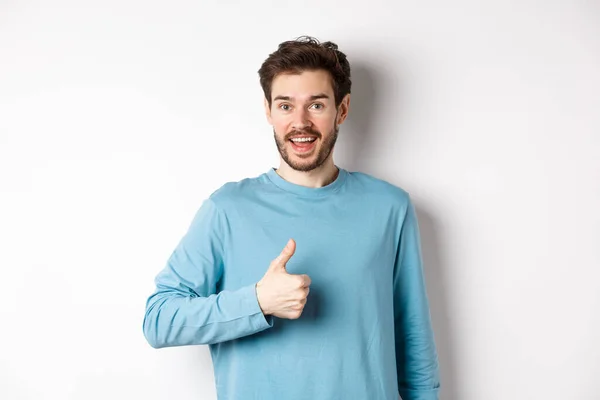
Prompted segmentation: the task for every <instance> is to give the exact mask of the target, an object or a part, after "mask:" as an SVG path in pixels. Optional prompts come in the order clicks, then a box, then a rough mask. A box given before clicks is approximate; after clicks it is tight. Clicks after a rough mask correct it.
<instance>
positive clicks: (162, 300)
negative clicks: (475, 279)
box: [143, 167, 439, 400]
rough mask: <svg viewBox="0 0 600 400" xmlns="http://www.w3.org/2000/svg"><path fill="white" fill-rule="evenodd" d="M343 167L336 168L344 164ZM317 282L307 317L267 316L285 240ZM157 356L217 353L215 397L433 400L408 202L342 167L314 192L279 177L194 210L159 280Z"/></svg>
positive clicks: (152, 334)
mask: <svg viewBox="0 0 600 400" xmlns="http://www.w3.org/2000/svg"><path fill="white" fill-rule="evenodd" d="M338 168H339V167H338ZM290 238H293V239H294V240H295V241H296V252H295V254H294V255H293V256H292V258H291V260H290V261H289V262H288V263H287V271H288V272H289V273H291V274H307V275H309V277H310V278H311V281H312V283H311V286H310V292H309V294H308V298H307V302H306V305H305V307H304V310H303V312H302V315H301V316H300V318H298V319H283V318H278V317H274V316H272V315H268V316H265V315H264V314H263V313H262V311H261V309H260V306H259V303H258V300H257V297H256V286H255V285H256V283H257V282H258V281H259V280H260V279H261V278H262V277H263V275H264V274H265V272H266V270H267V268H268V267H269V264H270V263H271V261H272V260H273V259H274V258H275V257H277V255H279V253H280V252H281V250H283V247H284V246H285V244H286V243H287V241H288V240H289V239H290ZM155 283H156V291H155V292H154V293H153V294H152V295H151V296H150V297H149V298H148V300H147V303H146V314H145V317H144V322H143V331H144V335H145V337H146V339H147V340H148V342H149V343H150V345H151V346H152V347H155V348H161V347H169V346H184V345H199V344H208V345H209V348H210V353H211V357H212V360H213V365H214V372H215V381H216V389H217V395H218V398H219V400H259V399H260V400H284V399H285V400H288V399H289V400H300V399H307V400H309V399H310V400H333V399H340V400H342V399H343V400H348V399H357V400H358V399H360V400H367V399H368V400H397V399H398V394H400V395H401V396H402V399H403V400H436V399H437V398H438V391H439V370H438V357H437V352H436V347H435V343H434V336H433V332H432V327H431V321H430V313H429V304H428V299H427V294H426V289H425V282H424V276H423V270H422V256H421V245H420V236H419V228H418V224H417V219H416V214H415V210H414V207H413V204H412V202H411V200H410V197H409V195H408V193H407V192H406V191H405V190H403V189H401V188H399V187H397V186H394V185H392V184H390V183H387V182H385V181H383V180H380V179H377V178H374V177H372V176H370V175H367V174H363V173H359V172H348V171H346V170H345V169H343V168H339V174H338V176H337V178H336V179H335V181H334V182H332V183H331V184H329V185H327V186H324V187H321V188H309V187H305V186H300V185H297V184H294V183H291V182H288V181H286V180H285V179H283V178H282V177H280V176H279V175H278V174H277V172H276V171H275V169H273V168H271V169H269V170H268V172H265V173H264V174H261V175H260V176H258V177H254V178H248V179H244V180H241V181H239V182H229V183H226V184H225V185H223V186H222V187H221V188H219V189H218V190H216V191H215V192H214V193H212V195H211V196H210V197H209V198H208V199H206V200H205V201H204V202H203V203H202V205H201V206H200V207H199V210H198V211H197V213H196V215H195V216H194V219H193V221H192V223H191V225H190V226H189V229H188V231H187V233H186V234H185V235H184V236H183V237H182V239H181V240H180V242H179V244H178V245H177V247H176V248H175V250H174V251H173V253H172V254H171V255H170V257H169V259H168V261H167V263H166V266H165V267H164V269H163V270H162V271H161V272H160V273H159V274H158V275H157V276H156V279H155Z"/></svg>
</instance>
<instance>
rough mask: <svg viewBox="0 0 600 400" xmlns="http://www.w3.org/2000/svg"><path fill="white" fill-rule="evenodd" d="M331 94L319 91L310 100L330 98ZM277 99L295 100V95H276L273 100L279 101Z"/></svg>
mask: <svg viewBox="0 0 600 400" xmlns="http://www.w3.org/2000/svg"><path fill="white" fill-rule="evenodd" d="M328 98H329V96H328V95H326V94H325V93H319V94H313V95H312V96H310V97H309V98H308V100H309V101H314V100H318V99H328ZM277 100H285V101H290V100H294V98H293V97H290V96H276V97H275V98H274V99H273V101H277Z"/></svg>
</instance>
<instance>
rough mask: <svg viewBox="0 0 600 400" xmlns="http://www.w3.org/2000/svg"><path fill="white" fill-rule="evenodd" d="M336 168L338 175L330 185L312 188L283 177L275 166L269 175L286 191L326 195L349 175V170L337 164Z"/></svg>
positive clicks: (272, 180)
mask: <svg viewBox="0 0 600 400" xmlns="http://www.w3.org/2000/svg"><path fill="white" fill-rule="evenodd" d="M336 168H337V169H338V170H339V172H338V175H337V177H336V178H335V180H334V181H333V182H331V183H330V184H328V185H325V186H322V187H319V188H312V187H308V186H302V185H298V184H296V183H292V182H289V181H286V180H285V179H283V177H281V176H280V175H279V174H278V173H277V171H276V168H275V167H271V168H270V169H269V171H268V172H267V177H268V178H269V179H270V180H271V182H273V184H275V185H276V186H277V187H279V188H280V189H283V190H285V191H286V192H290V193H293V194H296V195H299V196H303V197H324V196H327V195H330V194H332V193H335V192H336V191H337V190H339V188H340V187H341V186H342V185H343V184H344V182H345V181H346V176H347V175H348V171H346V170H345V169H343V168H341V167H339V166H337V165H336Z"/></svg>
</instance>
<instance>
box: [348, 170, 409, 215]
mask: <svg viewBox="0 0 600 400" xmlns="http://www.w3.org/2000/svg"><path fill="white" fill-rule="evenodd" d="M348 178H349V179H350V182H351V183H352V185H353V186H354V187H355V188H356V190H358V191H360V192H361V193H363V194H364V195H365V196H367V197H368V198H370V199H371V200H378V201H385V202H389V203H390V204H392V205H395V206H401V207H406V206H407V205H408V203H409V202H410V194H409V193H408V191H407V190H406V189H404V188H403V187H401V186H398V185H395V184H393V183H391V182H389V181H387V180H385V179H382V178H377V177H375V176H373V175H370V174H367V173H364V172H358V171H354V172H349V173H348Z"/></svg>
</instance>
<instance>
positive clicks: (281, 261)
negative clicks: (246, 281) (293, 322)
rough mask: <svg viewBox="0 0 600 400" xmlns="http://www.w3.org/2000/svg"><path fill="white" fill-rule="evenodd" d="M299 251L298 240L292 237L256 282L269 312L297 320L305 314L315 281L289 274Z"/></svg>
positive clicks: (264, 308)
mask: <svg viewBox="0 0 600 400" xmlns="http://www.w3.org/2000/svg"><path fill="white" fill-rule="evenodd" d="M295 251H296V242H295V241H294V240H293V239H290V240H289V241H288V243H287V245H286V246H285V248H284V249H283V251H282V252H281V254H279V256H278V257H277V258H276V259H274V260H273V261H271V265H269V269H268V270H267V272H266V273H265V275H264V276H263V277H262V279H261V280H260V281H259V282H258V283H257V284H256V297H257V298H258V304H259V305H260V308H261V310H262V311H263V314H265V315H269V314H272V315H274V316H276V317H279V318H287V319H297V318H300V315H302V311H303V310H304V305H305V304H306V297H307V296H308V292H309V286H310V282H311V281H310V278H309V277H308V275H304V274H303V275H294V274H288V272H287V270H286V269H285V266H286V263H287V262H288V261H289V260H290V258H292V256H293V255H294V252H295Z"/></svg>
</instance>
